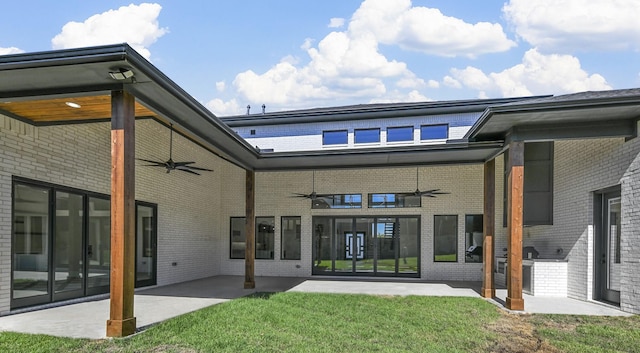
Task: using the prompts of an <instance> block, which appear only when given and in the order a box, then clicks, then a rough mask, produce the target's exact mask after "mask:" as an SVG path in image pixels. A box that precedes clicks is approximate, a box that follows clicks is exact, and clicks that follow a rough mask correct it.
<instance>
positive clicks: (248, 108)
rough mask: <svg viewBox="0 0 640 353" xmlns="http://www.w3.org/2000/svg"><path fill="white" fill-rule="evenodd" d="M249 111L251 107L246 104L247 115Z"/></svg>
mask: <svg viewBox="0 0 640 353" xmlns="http://www.w3.org/2000/svg"><path fill="white" fill-rule="evenodd" d="M250 110H251V106H250V105H249V104H247V115H249V111H250Z"/></svg>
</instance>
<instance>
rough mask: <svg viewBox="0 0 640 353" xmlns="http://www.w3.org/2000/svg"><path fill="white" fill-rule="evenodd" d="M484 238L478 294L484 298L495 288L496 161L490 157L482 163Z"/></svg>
mask: <svg viewBox="0 0 640 353" xmlns="http://www.w3.org/2000/svg"><path fill="white" fill-rule="evenodd" d="M483 214H484V220H483V221H482V225H483V227H484V229H483V233H484V238H483V239H484V240H483V243H482V262H483V273H482V290H481V291H480V294H481V295H482V296H483V297H484V298H493V297H495V296H496V288H495V284H494V281H493V276H494V274H493V271H494V266H495V245H494V242H493V236H494V235H495V228H496V161H495V159H492V160H490V161H487V162H485V163H484V212H483Z"/></svg>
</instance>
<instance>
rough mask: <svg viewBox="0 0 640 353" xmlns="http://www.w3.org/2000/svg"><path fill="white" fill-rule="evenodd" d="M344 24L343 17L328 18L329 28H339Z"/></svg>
mask: <svg viewBox="0 0 640 353" xmlns="http://www.w3.org/2000/svg"><path fill="white" fill-rule="evenodd" d="M342 26H344V18H340V17H333V18H332V19H330V20H329V26H328V27H329V28H340V27H342Z"/></svg>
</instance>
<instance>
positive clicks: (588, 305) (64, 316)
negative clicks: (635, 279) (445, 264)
mask: <svg viewBox="0 0 640 353" xmlns="http://www.w3.org/2000/svg"><path fill="white" fill-rule="evenodd" d="M243 283H244V277H242V276H216V277H209V278H204V279H200V280H195V281H190V282H184V283H179V284H173V285H168V286H162V287H154V288H149V289H142V290H138V291H136V294H135V302H134V310H135V316H136V320H137V326H138V327H139V328H144V327H147V326H149V325H152V324H155V323H158V322H161V321H164V320H167V319H169V318H172V317H175V316H178V315H182V314H185V313H188V312H191V311H194V310H198V309H201V308H204V307H207V306H210V305H214V304H219V303H222V302H225V301H228V300H231V299H235V298H239V297H243V296H246V295H249V294H252V293H255V292H284V291H292V292H316V293H354V294H373V295H426V296H464V297H478V298H479V297H480V295H479V294H478V293H479V291H480V283H479V282H426V281H420V280H414V279H405V280H403V279H384V280H383V279H380V280H373V279H365V278H362V279H360V278H349V279H345V278H324V277H323V278H312V279H309V278H291V277H258V278H256V288H255V289H243ZM496 296H497V298H496V299H494V300H492V302H494V303H495V304H496V305H498V306H500V307H503V303H504V300H505V297H506V290H503V289H498V290H497V291H496ZM524 301H525V312H526V313H555V314H575V315H610V316H629V315H630V314H627V313H624V312H622V311H620V310H618V309H616V308H615V307H612V306H606V305H601V304H599V303H594V302H584V301H579V300H574V299H569V298H549V297H532V296H528V295H524ZM108 317H109V300H108V299H104V298H103V299H98V300H91V301H85V302H80V303H75V304H69V305H64V306H54V307H46V308H42V309H41V310H35V311H29V312H22V313H16V314H12V315H8V316H3V317H0V331H14V332H23V333H40V334H47V335H53V336H62V337H76V338H91V339H100V338H105V330H106V321H107V319H108Z"/></svg>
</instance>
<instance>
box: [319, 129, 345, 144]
mask: <svg viewBox="0 0 640 353" xmlns="http://www.w3.org/2000/svg"><path fill="white" fill-rule="evenodd" d="M348 141H349V140H348V134H347V130H334V131H323V132H322V144H323V145H346V144H347V142H348Z"/></svg>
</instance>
